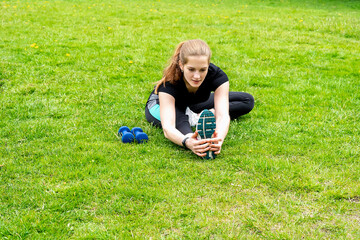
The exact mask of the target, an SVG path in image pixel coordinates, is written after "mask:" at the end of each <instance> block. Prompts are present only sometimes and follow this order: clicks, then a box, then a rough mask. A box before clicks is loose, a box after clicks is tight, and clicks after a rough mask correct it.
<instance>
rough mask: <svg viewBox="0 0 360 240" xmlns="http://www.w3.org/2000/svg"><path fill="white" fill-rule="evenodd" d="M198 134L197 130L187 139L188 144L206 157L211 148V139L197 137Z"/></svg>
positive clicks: (200, 155) (188, 146)
mask: <svg viewBox="0 0 360 240" xmlns="http://www.w3.org/2000/svg"><path fill="white" fill-rule="evenodd" d="M198 135H199V133H198V132H197V131H196V132H195V133H194V134H193V135H192V136H191V137H190V138H189V139H188V140H186V146H187V148H189V149H190V150H191V151H192V152H193V153H195V154H196V155H198V156H199V157H205V156H206V152H207V151H209V150H210V142H209V141H208V140H209V139H201V140H199V139H197V136H198Z"/></svg>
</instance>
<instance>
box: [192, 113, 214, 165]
mask: <svg viewBox="0 0 360 240" xmlns="http://www.w3.org/2000/svg"><path fill="white" fill-rule="evenodd" d="M215 128H216V121H215V116H214V114H213V113H212V112H211V111H209V110H207V109H205V110H204V111H202V112H201V113H200V118H199V120H198V123H197V125H196V130H197V131H198V133H199V137H200V139H207V138H211V137H212V135H213V134H214V132H215ZM215 157H216V154H215V153H213V152H212V151H207V152H206V156H205V157H204V158H205V159H214V158H215Z"/></svg>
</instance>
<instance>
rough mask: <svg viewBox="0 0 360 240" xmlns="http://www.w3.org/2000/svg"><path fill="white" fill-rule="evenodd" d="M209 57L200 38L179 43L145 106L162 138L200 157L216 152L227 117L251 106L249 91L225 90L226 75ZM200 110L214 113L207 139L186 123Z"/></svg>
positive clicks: (231, 116)
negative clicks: (200, 137) (158, 128)
mask: <svg viewBox="0 0 360 240" xmlns="http://www.w3.org/2000/svg"><path fill="white" fill-rule="evenodd" d="M210 58H211V51H210V48H209V46H208V45H207V44H206V43H205V42H204V41H202V40H188V41H185V42H181V43H180V44H179V45H178V46H177V48H176V50H175V53H174V54H173V56H172V58H171V60H170V63H169V65H168V67H166V68H165V70H164V74H163V78H162V79H161V80H160V81H159V82H158V83H157V84H156V86H155V89H154V90H153V91H152V93H151V94H150V97H149V99H148V101H147V103H146V107H145V116H146V119H147V121H148V122H150V123H152V124H154V125H155V126H158V127H162V129H163V131H164V135H165V137H166V138H168V139H169V140H171V141H172V142H174V143H175V144H178V145H180V146H184V147H187V148H189V149H190V150H191V151H192V152H193V153H195V154H196V155H198V156H200V157H205V156H206V155H207V152H208V151H212V152H213V153H215V154H219V153H220V151H221V147H222V144H223V142H224V139H225V137H226V135H227V133H228V129H229V124H230V119H236V118H238V117H239V116H241V115H244V114H246V113H248V112H250V111H251V110H252V109H253V107H254V98H253V96H251V95H250V94H248V93H244V92H229V80H228V77H227V75H226V74H225V73H224V72H223V71H222V70H221V69H220V68H219V67H217V66H215V65H214V64H212V63H210ZM212 92H213V93H212ZM204 109H209V110H210V111H211V112H212V113H213V114H214V115H215V121H216V129H215V132H214V134H213V136H212V138H210V139H198V134H199V133H198V131H195V133H194V132H193V131H192V128H191V125H193V124H190V122H192V120H193V118H196V117H198V116H199V115H200V114H199V113H200V112H201V111H203V110H204ZM189 119H190V122H189Z"/></svg>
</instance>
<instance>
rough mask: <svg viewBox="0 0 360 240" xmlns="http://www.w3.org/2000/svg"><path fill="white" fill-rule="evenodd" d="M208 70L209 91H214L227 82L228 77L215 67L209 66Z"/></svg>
mask: <svg viewBox="0 0 360 240" xmlns="http://www.w3.org/2000/svg"><path fill="white" fill-rule="evenodd" d="M209 70H211V74H210V75H211V78H212V81H211V90H212V91H215V90H216V89H217V88H218V87H220V86H221V85H222V84H223V83H226V82H228V81H229V78H228V76H227V75H226V73H225V72H224V71H223V70H221V69H220V68H219V67H217V66H215V65H214V64H212V63H211V64H210V66H209Z"/></svg>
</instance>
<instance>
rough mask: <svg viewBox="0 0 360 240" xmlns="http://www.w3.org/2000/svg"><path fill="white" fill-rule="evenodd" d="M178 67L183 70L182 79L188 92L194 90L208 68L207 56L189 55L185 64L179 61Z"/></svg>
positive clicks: (202, 80)
mask: <svg viewBox="0 0 360 240" xmlns="http://www.w3.org/2000/svg"><path fill="white" fill-rule="evenodd" d="M180 68H181V70H182V71H183V72H184V81H185V85H186V87H187V89H188V90H189V92H196V91H197V90H198V88H199V87H200V85H201V84H202V83H203V82H204V79H205V77H206V74H207V72H208V68H209V59H208V57H207V56H189V57H188V61H187V63H186V64H184V65H182V64H181V63H180Z"/></svg>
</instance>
